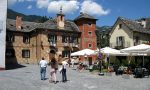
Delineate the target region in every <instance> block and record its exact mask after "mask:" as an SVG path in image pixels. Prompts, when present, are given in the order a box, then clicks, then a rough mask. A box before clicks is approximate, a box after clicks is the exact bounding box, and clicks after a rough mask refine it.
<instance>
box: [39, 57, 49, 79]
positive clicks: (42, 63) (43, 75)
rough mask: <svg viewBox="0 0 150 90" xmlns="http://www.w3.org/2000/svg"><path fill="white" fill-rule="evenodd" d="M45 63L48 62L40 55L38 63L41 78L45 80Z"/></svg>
mask: <svg viewBox="0 0 150 90" xmlns="http://www.w3.org/2000/svg"><path fill="white" fill-rule="evenodd" d="M47 64H48V63H47V61H46V60H45V59H44V57H42V59H41V60H40V63H39V65H40V74H41V80H45V76H46V68H47Z"/></svg>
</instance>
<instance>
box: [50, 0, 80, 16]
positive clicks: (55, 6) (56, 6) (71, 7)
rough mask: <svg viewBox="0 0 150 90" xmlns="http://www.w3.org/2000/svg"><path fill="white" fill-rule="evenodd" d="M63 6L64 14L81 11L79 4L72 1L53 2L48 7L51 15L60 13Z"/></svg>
mask: <svg viewBox="0 0 150 90" xmlns="http://www.w3.org/2000/svg"><path fill="white" fill-rule="evenodd" d="M61 6H62V12H63V13H74V12H75V11H76V10H78V9H79V2H78V1H75V0H72V1H62V0H61V1H52V2H50V3H49V5H48V12H49V13H58V12H59V11H60V7H61Z"/></svg>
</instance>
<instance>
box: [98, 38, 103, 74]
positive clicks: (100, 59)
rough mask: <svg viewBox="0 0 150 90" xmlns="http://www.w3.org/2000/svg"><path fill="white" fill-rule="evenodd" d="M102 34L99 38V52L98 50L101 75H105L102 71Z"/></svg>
mask: <svg viewBox="0 0 150 90" xmlns="http://www.w3.org/2000/svg"><path fill="white" fill-rule="evenodd" d="M101 40H102V39H101V35H100V36H99V40H98V48H99V52H98V61H99V69H100V73H99V75H104V73H102V57H103V55H102V53H101V52H100V48H101V42H100V41H101Z"/></svg>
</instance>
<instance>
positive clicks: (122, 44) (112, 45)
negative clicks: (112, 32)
mask: <svg viewBox="0 0 150 90" xmlns="http://www.w3.org/2000/svg"><path fill="white" fill-rule="evenodd" d="M130 46H131V45H130V42H124V43H119V44H117V43H116V42H112V43H110V47H111V48H116V47H122V48H126V47H130Z"/></svg>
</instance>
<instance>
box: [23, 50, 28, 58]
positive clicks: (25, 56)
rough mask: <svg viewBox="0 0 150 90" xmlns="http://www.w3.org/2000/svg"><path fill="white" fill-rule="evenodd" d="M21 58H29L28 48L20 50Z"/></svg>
mask: <svg viewBox="0 0 150 90" xmlns="http://www.w3.org/2000/svg"><path fill="white" fill-rule="evenodd" d="M22 57H23V58H30V50H22Z"/></svg>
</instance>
